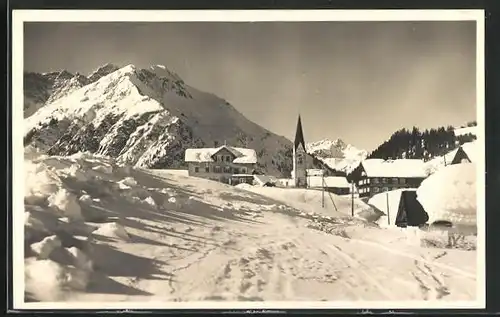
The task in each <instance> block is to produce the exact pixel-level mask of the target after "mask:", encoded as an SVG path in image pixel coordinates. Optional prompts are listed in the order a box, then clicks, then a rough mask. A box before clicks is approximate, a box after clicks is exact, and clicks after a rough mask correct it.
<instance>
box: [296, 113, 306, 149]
mask: <svg viewBox="0 0 500 317" xmlns="http://www.w3.org/2000/svg"><path fill="white" fill-rule="evenodd" d="M299 144H302V147H303V148H304V149H305V148H306V143H305V142H304V132H303V131H302V121H301V120H300V114H299V120H298V121H297V131H296V132H295V141H294V143H293V145H294V148H295V149H297V147H298V146H299Z"/></svg>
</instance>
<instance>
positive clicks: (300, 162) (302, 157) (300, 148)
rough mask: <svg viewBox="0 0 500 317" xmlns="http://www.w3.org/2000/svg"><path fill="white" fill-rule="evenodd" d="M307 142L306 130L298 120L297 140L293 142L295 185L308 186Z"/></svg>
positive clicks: (293, 177) (293, 175)
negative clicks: (303, 129)
mask: <svg viewBox="0 0 500 317" xmlns="http://www.w3.org/2000/svg"><path fill="white" fill-rule="evenodd" d="M306 159H307V155H306V143H305V142H304V132H303V131H302V122H301V120H300V115H299V119H298V121H297V130H296V131H295V140H294V142H293V170H292V179H293V180H294V185H295V187H300V188H306V187H307V174H306V170H307V164H306Z"/></svg>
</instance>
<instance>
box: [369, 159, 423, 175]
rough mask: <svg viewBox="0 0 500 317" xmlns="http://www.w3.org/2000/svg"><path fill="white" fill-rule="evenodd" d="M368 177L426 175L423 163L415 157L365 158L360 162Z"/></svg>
mask: <svg viewBox="0 0 500 317" xmlns="http://www.w3.org/2000/svg"><path fill="white" fill-rule="evenodd" d="M361 164H362V165H363V168H364V170H365V172H366V175H367V176H368V177H405V178H412V177H419V178H420V177H422V178H425V177H426V176H427V174H426V169H425V163H424V161H423V160H417V159H397V160H387V161H385V160H383V159H367V160H364V161H363V162H361Z"/></svg>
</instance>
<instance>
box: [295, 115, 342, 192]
mask: <svg viewBox="0 0 500 317" xmlns="http://www.w3.org/2000/svg"><path fill="white" fill-rule="evenodd" d="M308 158H309V159H310V160H312V161H311V162H307V160H308ZM313 160H314V158H313V157H311V156H310V155H308V154H307V152H306V143H305V141H304V131H303V130H302V120H301V118H300V115H299V118H298V121H297V129H296V131H295V140H294V142H293V170H292V184H291V185H292V186H294V187H296V188H310V189H322V190H325V191H328V192H331V193H334V194H337V195H347V194H349V193H350V191H351V185H350V184H349V182H348V181H347V179H346V178H345V176H340V175H328V173H326V171H325V170H324V168H322V169H318V167H317V166H316V167H314V165H315V164H314V162H313ZM308 163H309V165H308ZM308 166H309V167H314V168H312V169H311V168H308ZM318 172H320V173H318Z"/></svg>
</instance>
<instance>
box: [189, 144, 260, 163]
mask: <svg viewBox="0 0 500 317" xmlns="http://www.w3.org/2000/svg"><path fill="white" fill-rule="evenodd" d="M222 149H226V150H228V151H229V152H231V153H232V154H233V155H234V156H235V157H236V158H235V159H234V160H233V163H241V164H255V163H257V153H256V152H255V150H254V149H246V148H240V147H232V146H227V145H223V146H220V147H217V148H198V149H187V150H186V153H185V155H184V161H186V162H198V163H204V162H214V159H213V158H212V157H213V155H214V154H217V153H218V152H219V151H221V150H222Z"/></svg>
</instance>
